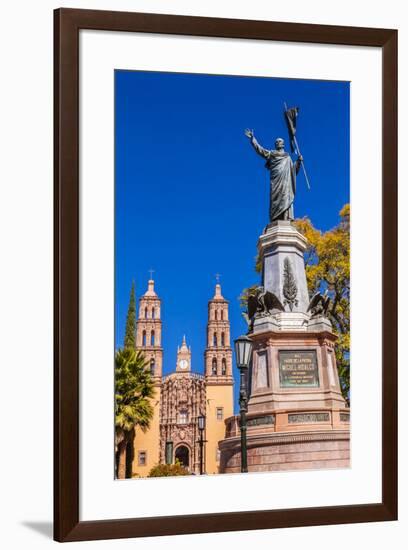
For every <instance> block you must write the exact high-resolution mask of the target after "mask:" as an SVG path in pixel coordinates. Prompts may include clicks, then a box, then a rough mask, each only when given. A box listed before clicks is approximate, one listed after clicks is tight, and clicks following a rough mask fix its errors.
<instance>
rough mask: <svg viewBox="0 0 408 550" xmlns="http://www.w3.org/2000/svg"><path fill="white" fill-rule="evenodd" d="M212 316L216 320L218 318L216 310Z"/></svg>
mask: <svg viewBox="0 0 408 550" xmlns="http://www.w3.org/2000/svg"><path fill="white" fill-rule="evenodd" d="M214 318H215V320H216V321H217V320H218V311H217V310H215V311H214Z"/></svg>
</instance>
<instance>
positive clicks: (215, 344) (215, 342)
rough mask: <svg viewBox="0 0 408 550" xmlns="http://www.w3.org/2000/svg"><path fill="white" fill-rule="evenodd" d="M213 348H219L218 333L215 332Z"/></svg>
mask: <svg viewBox="0 0 408 550" xmlns="http://www.w3.org/2000/svg"><path fill="white" fill-rule="evenodd" d="M213 346H215V347H217V333H216V332H214V336H213Z"/></svg>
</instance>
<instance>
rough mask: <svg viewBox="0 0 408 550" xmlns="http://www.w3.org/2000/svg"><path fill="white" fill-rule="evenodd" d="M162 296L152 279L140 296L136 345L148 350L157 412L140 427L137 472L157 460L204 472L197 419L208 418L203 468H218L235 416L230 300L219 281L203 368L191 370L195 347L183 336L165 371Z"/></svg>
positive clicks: (210, 313) (143, 472) (209, 471)
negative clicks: (172, 364) (172, 362)
mask: <svg viewBox="0 0 408 550" xmlns="http://www.w3.org/2000/svg"><path fill="white" fill-rule="evenodd" d="M161 339H162V319H161V299H160V298H159V296H158V295H157V293H156V291H155V289H154V281H153V280H152V279H150V280H149V282H148V288H147V291H146V292H145V294H144V295H143V296H141V298H140V300H139V308H138V319H137V324H136V348H137V349H138V350H140V351H142V352H143V354H144V355H145V358H146V360H147V362H148V368H149V369H150V372H151V375H152V377H153V380H154V386H155V396H154V398H153V403H152V404H153V408H154V416H153V420H152V422H151V424H150V428H149V429H148V430H147V431H146V432H143V431H141V430H139V429H137V431H136V437H135V439H134V453H133V468H132V471H133V475H137V476H141V477H145V476H147V475H148V474H149V471H150V470H151V469H152V468H153V467H154V466H156V465H157V464H174V463H175V462H176V460H177V461H179V462H180V463H182V464H183V465H184V466H185V467H186V468H187V469H188V470H189V471H190V472H191V473H196V474H198V473H199V472H200V462H201V454H200V453H201V451H200V449H201V446H200V438H201V434H200V431H199V429H198V419H199V417H200V416H204V417H205V429H204V432H203V434H202V435H203V437H202V439H203V440H204V445H203V457H202V464H203V471H204V473H207V474H215V473H218V472H219V466H220V452H219V448H218V443H219V441H221V440H222V439H224V437H225V419H226V418H228V417H230V416H232V415H233V412H234V411H233V408H234V406H233V403H234V398H233V376H232V349H231V342H230V322H229V319H228V301H227V300H225V298H224V297H223V296H222V294H221V286H220V284H216V286H215V293H214V296H213V298H212V299H211V300H209V302H208V322H207V345H206V349H205V353H204V372H203V373H199V372H194V371H193V370H192V352H191V348H190V347H189V346H188V345H187V341H186V338H185V337H183V341H182V343H181V345H180V346H179V347H178V349H177V355H176V357H175V369H174V371H173V372H171V373H170V374H167V375H166V376H163V348H162V345H161Z"/></svg>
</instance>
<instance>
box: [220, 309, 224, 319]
mask: <svg viewBox="0 0 408 550" xmlns="http://www.w3.org/2000/svg"><path fill="white" fill-rule="evenodd" d="M223 320H224V311H223V310H221V321H223Z"/></svg>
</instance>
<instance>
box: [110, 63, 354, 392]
mask: <svg viewBox="0 0 408 550" xmlns="http://www.w3.org/2000/svg"><path fill="white" fill-rule="evenodd" d="M284 101H286V103H287V104H288V106H299V107H300V113H299V118H298V132H297V137H298V141H299V146H300V149H301V152H302V155H303V157H304V160H305V166H306V169H307V172H308V176H309V180H310V184H311V190H310V191H308V190H307V188H306V183H305V180H304V177H303V174H302V173H301V172H300V173H299V176H298V183H297V194H296V199H295V216H296V217H303V216H306V215H307V216H308V217H310V219H311V220H312V222H313V223H314V225H315V226H316V227H318V228H320V229H322V230H327V229H330V228H331V227H333V226H335V225H336V224H337V222H338V219H339V218H338V213H339V210H340V209H341V207H342V206H343V205H344V204H345V203H346V202H348V201H349V145H350V144H349V128H350V122H349V83H348V82H333V81H317V80H296V79H274V78H256V77H235V76H214V75H193V74H174V73H153V72H137V71H116V72H115V269H116V274H115V309H116V311H115V345H116V346H120V345H121V344H122V342H123V335H124V327H125V319H126V311H127V305H128V299H129V291H130V286H131V283H132V280H134V281H135V285H136V296H137V298H139V297H140V295H141V294H143V293H144V292H145V290H146V288H147V280H148V278H149V273H148V270H149V269H150V268H153V269H154V270H155V273H154V279H155V282H156V290H157V292H158V294H159V296H160V297H161V299H162V319H163V342H162V343H163V347H164V368H163V371H164V374H167V373H169V372H171V371H172V370H174V368H175V363H176V351H177V345H178V344H180V343H181V340H182V337H183V334H186V338H187V343H188V344H189V345H191V348H192V365H193V370H194V371H195V372H203V368H204V362H203V352H204V349H205V345H206V342H205V337H206V322H207V302H208V300H209V299H210V298H211V297H212V296H213V294H214V285H215V274H216V273H220V274H221V284H222V291H223V295H224V297H225V298H226V299H228V300H229V301H230V319H231V336H232V339H233V338H236V337H237V336H239V335H240V334H241V333H243V332H245V331H246V327H245V323H244V321H243V320H242V317H241V313H240V308H239V301H238V297H239V295H240V293H241V290H242V289H243V288H245V287H247V286H249V285H251V284H254V283H256V282H258V280H259V276H258V275H257V274H256V272H255V270H254V258H255V255H256V243H257V239H258V236H259V234H260V233H261V231H262V230H263V228H264V226H265V225H266V224H267V223H268V201H269V174H268V171H267V170H266V169H265V167H264V161H263V159H262V158H261V157H259V156H257V155H256V153H255V152H254V151H253V149H252V148H251V146H250V144H249V141H248V139H247V138H246V137H245V135H244V129H245V128H251V129H253V130H254V132H255V136H256V137H257V139H258V141H259V142H260V143H261V144H262V145H263V146H264V147H267V148H273V145H274V140H275V138H276V137H283V138H284V139H285V141H286V144H287V147H286V148H287V150H289V140H288V136H287V130H286V126H285V123H284V120H283V116H282V111H283V103H284ZM234 375H235V379H236V380H238V377H237V371H236V369H235V367H234ZM236 389H237V383H236Z"/></svg>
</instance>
